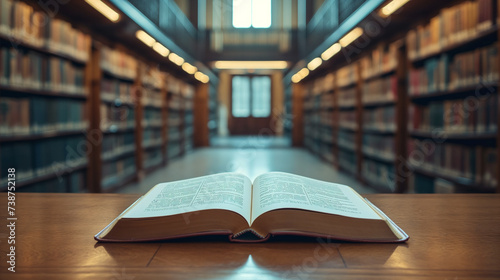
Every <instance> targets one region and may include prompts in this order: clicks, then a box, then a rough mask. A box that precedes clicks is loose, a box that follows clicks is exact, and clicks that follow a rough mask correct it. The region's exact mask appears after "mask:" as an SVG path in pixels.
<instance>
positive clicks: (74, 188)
mask: <svg viewBox="0 0 500 280" xmlns="http://www.w3.org/2000/svg"><path fill="white" fill-rule="evenodd" d="M86 174H87V173H86V172H85V171H84V170H81V171H74V172H72V173H69V174H63V175H62V176H58V177H57V178H53V179H48V180H44V181H41V182H38V183H36V184H30V185H27V186H23V187H22V188H17V189H16V192H34V193H57V192H59V193H81V192H85V191H86V187H87V184H86Z"/></svg>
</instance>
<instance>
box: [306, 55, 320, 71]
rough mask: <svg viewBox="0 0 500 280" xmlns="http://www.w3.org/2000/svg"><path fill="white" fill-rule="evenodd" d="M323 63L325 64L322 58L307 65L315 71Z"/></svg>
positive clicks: (317, 58)
mask: <svg viewBox="0 0 500 280" xmlns="http://www.w3.org/2000/svg"><path fill="white" fill-rule="evenodd" d="M321 63H323V60H322V59H321V57H316V58H315V59H313V60H311V61H310V62H309V63H308V64H307V68H309V70H311V71H313V70H314V69H316V68H318V67H319V66H320V65H321Z"/></svg>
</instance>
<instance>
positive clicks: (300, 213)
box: [95, 172, 409, 242]
mask: <svg viewBox="0 0 500 280" xmlns="http://www.w3.org/2000/svg"><path fill="white" fill-rule="evenodd" d="M212 234H225V235H228V236H229V238H230V240H231V241H237V242H238V241H239V242H258V241H264V240H267V239H268V238H269V237H270V236H272V235H304V236H317V237H329V238H334V239H338V240H349V241H360V242H403V241H406V240H407V239H408V238H409V237H408V235H406V233H405V232H404V231H403V230H401V229H400V228H399V227H398V226H397V225H396V224H395V223H394V222H392V221H391V220H390V219H389V218H388V217H387V216H386V215H385V214H384V213H382V211H380V210H379V209H378V208H377V207H375V206H374V205H373V204H371V203H370V202H369V201H368V200H366V199H363V198H362V197H361V196H360V195H359V194H358V193H357V192H356V191H354V190H353V189H352V188H350V187H348V186H344V185H339V184H334V183H328V182H323V181H318V180H314V179H310V178H306V177H302V176H297V175H293V174H288V173H282V172H270V173H265V174H263V175H260V176H258V177H257V178H256V179H255V181H254V183H253V184H252V182H251V181H250V179H249V178H248V177H246V176H245V175H242V174H238V173H221V174H216V175H209V176H204V177H198V178H194V179H188V180H182V181H176V182H170V183H162V184H158V185H156V186H155V187H153V188H152V189H151V190H150V191H149V192H148V193H146V194H145V195H144V196H142V197H141V198H139V199H138V200H137V201H136V202H135V203H133V204H132V205H131V206H130V207H129V208H127V209H126V210H125V211H124V212H123V213H122V214H120V215H119V216H118V217H117V218H116V219H115V220H114V221H112V222H111V223H110V224H109V225H108V226H106V227H105V228H104V229H103V230H101V231H100V232H99V233H98V234H97V235H96V236H95V239H96V240H98V241H109V242H137V241H149V240H163V239H171V238H180V237H187V236H197V235H212Z"/></svg>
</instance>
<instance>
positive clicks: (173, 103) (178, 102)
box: [168, 95, 184, 110]
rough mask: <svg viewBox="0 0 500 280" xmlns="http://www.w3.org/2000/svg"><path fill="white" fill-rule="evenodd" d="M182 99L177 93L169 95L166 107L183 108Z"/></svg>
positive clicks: (171, 108) (172, 108)
mask: <svg viewBox="0 0 500 280" xmlns="http://www.w3.org/2000/svg"><path fill="white" fill-rule="evenodd" d="M183 101H184V100H183V99H182V98H181V97H180V96H177V95H171V96H170V98H169V100H168V108H169V109H170V110H183V109H184V106H183V103H184V102H183Z"/></svg>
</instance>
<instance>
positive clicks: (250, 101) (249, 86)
mask: <svg viewBox="0 0 500 280" xmlns="http://www.w3.org/2000/svg"><path fill="white" fill-rule="evenodd" d="M230 104H231V108H230V114H229V119H228V122H229V123H228V127H229V132H230V133H231V135H257V134H259V133H260V132H261V131H262V130H263V129H265V131H266V133H267V134H268V133H269V131H272V130H271V129H269V128H270V125H271V108H272V96H271V77H270V76H263V75H246V76H243V75H235V76H232V78H231V103H230Z"/></svg>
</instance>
